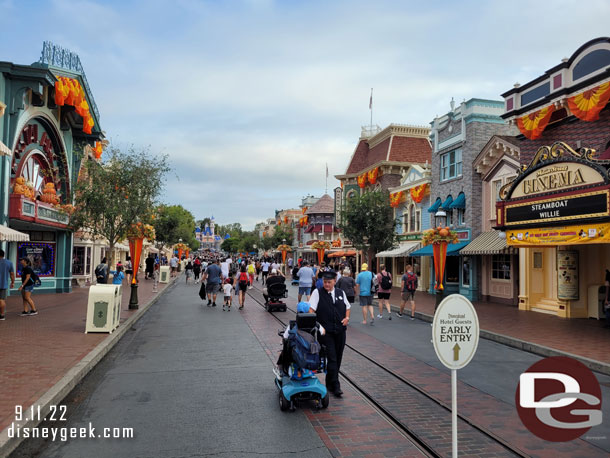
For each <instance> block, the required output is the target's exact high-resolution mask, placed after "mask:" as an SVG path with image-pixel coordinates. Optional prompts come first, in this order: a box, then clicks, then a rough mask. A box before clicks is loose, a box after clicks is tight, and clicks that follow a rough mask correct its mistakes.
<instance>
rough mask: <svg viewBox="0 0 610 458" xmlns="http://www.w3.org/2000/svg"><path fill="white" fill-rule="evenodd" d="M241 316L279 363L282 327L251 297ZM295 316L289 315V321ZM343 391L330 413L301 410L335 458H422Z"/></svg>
mask: <svg viewBox="0 0 610 458" xmlns="http://www.w3.org/2000/svg"><path fill="white" fill-rule="evenodd" d="M250 294H251V295H256V296H257V298H259V300H260V299H261V296H260V292H258V290H251V291H250ZM289 301H290V299H289ZM289 303H290V302H289ZM241 313H243V317H244V318H245V320H246V322H247V323H248V325H249V326H250V329H252V332H253V333H254V335H255V336H256V337H257V339H258V340H259V342H260V343H261V346H262V347H263V348H264V349H265V351H266V352H267V355H268V356H269V358H270V359H271V360H272V361H273V363H275V362H276V361H277V357H278V355H279V352H280V351H281V337H279V336H278V335H277V331H278V330H279V329H283V328H282V326H281V325H280V323H278V321H277V320H275V318H273V317H272V316H271V315H270V314H269V313H268V312H266V311H265V310H264V309H263V308H262V307H261V306H260V305H259V304H257V303H256V302H255V301H254V300H253V299H252V297H250V296H248V298H247V301H246V306H245V308H244V311H243V312H241ZM292 315H293V314H292V313H291V312H288V313H287V314H286V320H288V319H289V317H291V316H292ZM269 373H270V377H269V383H273V378H272V374H271V370H269ZM342 388H343V390H344V391H345V395H344V397H343V398H341V399H337V398H334V397H332V398H331V400H330V405H329V407H328V409H324V410H320V411H317V410H312V409H311V408H309V407H306V406H303V407H301V408H303V410H304V411H305V414H306V415H307V418H308V419H309V420H310V422H311V423H312V425H313V427H314V429H315V430H316V432H317V433H318V434H319V435H320V438H321V439H322V440H323V442H324V445H326V447H328V449H329V451H330V453H331V454H332V455H333V456H367V457H392V456H400V457H403V456H422V453H421V452H420V451H419V449H417V448H416V447H415V446H414V445H413V444H412V443H411V442H410V441H409V440H408V439H407V438H406V437H405V436H403V435H402V434H401V433H399V432H398V431H397V430H396V429H395V428H394V427H393V426H392V425H391V424H390V423H388V422H387V420H385V419H384V418H383V417H381V416H380V415H379V413H378V412H377V411H376V410H375V409H374V408H373V407H371V405H370V404H368V403H367V402H366V401H365V400H364V399H363V398H362V397H361V396H359V395H358V394H357V392H356V391H354V390H353V389H352V388H351V387H349V386H343V387H342ZM278 414H280V412H279V408H278ZM287 415H290V413H287Z"/></svg>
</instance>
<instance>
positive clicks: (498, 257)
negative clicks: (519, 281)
mask: <svg viewBox="0 0 610 458" xmlns="http://www.w3.org/2000/svg"><path fill="white" fill-rule="evenodd" d="M491 278H493V279H494V280H510V255H508V254H494V255H493V256H492V258H491Z"/></svg>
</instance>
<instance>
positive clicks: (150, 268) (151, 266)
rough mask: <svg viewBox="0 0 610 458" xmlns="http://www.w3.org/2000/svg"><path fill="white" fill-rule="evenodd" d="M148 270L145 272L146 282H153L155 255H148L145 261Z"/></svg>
mask: <svg viewBox="0 0 610 458" xmlns="http://www.w3.org/2000/svg"><path fill="white" fill-rule="evenodd" d="M144 263H145V264H146V269H145V270H144V280H152V278H153V273H154V272H155V255H154V254H152V253H148V257H147V258H146V260H145V261H144Z"/></svg>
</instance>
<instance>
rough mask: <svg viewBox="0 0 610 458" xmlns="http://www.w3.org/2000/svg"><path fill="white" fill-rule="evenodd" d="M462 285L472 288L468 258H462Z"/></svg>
mask: <svg viewBox="0 0 610 458" xmlns="http://www.w3.org/2000/svg"><path fill="white" fill-rule="evenodd" d="M462 285H463V286H470V258H469V257H468V256H464V258H462Z"/></svg>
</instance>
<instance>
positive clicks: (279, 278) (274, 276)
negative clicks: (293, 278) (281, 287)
mask: <svg viewBox="0 0 610 458" xmlns="http://www.w3.org/2000/svg"><path fill="white" fill-rule="evenodd" d="M285 282H286V279H285V278H284V276H283V275H282V272H280V271H278V270H277V269H271V275H269V277H267V281H266V283H265V287H264V288H263V297H264V298H265V304H266V303H267V302H269V294H268V289H267V288H268V287H269V286H270V285H274V284H276V283H285Z"/></svg>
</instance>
